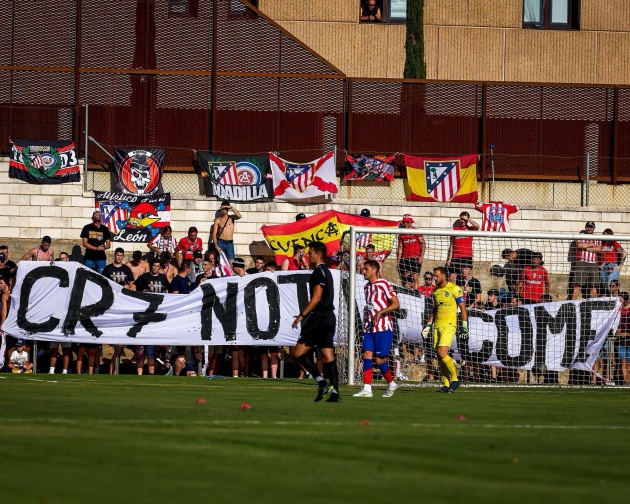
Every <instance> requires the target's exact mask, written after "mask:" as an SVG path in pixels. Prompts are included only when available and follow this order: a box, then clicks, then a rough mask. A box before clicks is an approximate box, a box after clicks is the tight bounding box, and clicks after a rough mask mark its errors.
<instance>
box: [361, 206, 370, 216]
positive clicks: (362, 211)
mask: <svg viewBox="0 0 630 504" xmlns="http://www.w3.org/2000/svg"><path fill="white" fill-rule="evenodd" d="M371 216H372V214H371V213H370V209H369V208H364V209H363V210H361V217H371Z"/></svg>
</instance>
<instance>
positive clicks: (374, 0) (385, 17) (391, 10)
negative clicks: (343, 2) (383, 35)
mask: <svg viewBox="0 0 630 504" xmlns="http://www.w3.org/2000/svg"><path fill="white" fill-rule="evenodd" d="M368 7H369V8H370V9H376V8H378V9H379V11H380V13H381V17H382V19H381V21H379V20H377V19H364V18H365V17H366V16H367V17H369V11H366V9H367V8H368ZM406 20H407V0H360V8H359V21H360V22H361V23H405V22H406Z"/></svg>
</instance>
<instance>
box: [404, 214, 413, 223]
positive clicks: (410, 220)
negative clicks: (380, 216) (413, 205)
mask: <svg viewBox="0 0 630 504" xmlns="http://www.w3.org/2000/svg"><path fill="white" fill-rule="evenodd" d="M402 221H403V222H413V218H412V217H411V214H408V213H406V214H405V215H403V218H402Z"/></svg>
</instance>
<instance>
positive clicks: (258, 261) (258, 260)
mask: <svg viewBox="0 0 630 504" xmlns="http://www.w3.org/2000/svg"><path fill="white" fill-rule="evenodd" d="M263 271H265V258H264V257H263V256H256V257H254V267H253V268H248V269H247V270H246V271H245V273H247V274H248V275H255V274H256V273H262V272H263Z"/></svg>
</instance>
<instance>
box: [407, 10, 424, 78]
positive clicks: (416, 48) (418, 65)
mask: <svg viewBox="0 0 630 504" xmlns="http://www.w3.org/2000/svg"><path fill="white" fill-rule="evenodd" d="M405 53H406V56H405V74H404V77H405V79H426V78H427V65H426V62H425V61H424V0H407V37H406V39H405Z"/></svg>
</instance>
